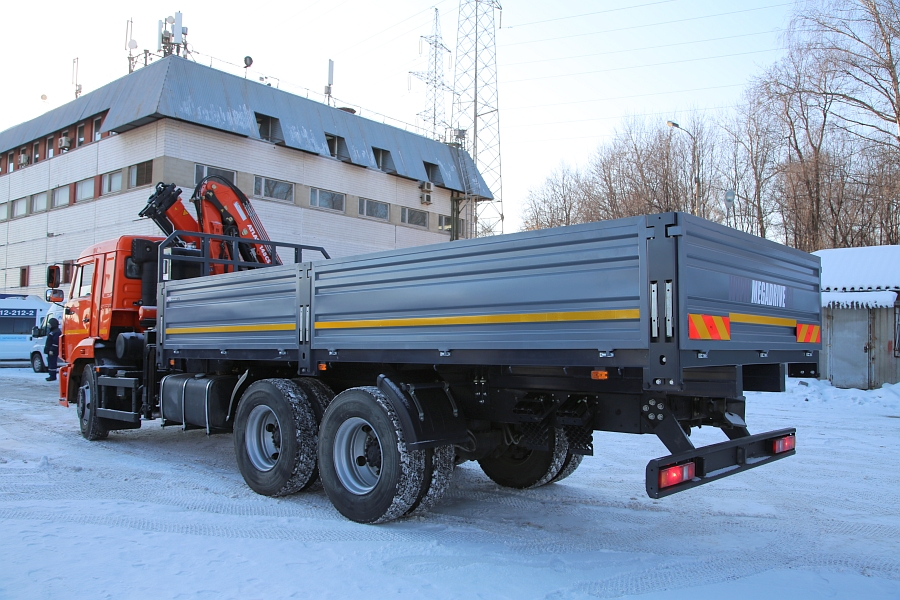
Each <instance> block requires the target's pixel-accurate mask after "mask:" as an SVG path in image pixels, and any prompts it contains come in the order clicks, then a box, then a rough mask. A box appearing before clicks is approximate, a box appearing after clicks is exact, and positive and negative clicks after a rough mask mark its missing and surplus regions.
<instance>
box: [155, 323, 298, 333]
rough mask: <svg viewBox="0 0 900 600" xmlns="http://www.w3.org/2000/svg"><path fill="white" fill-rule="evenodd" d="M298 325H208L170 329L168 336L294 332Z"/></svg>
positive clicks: (167, 331)
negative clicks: (181, 334)
mask: <svg viewBox="0 0 900 600" xmlns="http://www.w3.org/2000/svg"><path fill="white" fill-rule="evenodd" d="M296 328H297V324H296V323H266V324H264V325H207V326H204V327H168V328H166V334H167V335H177V334H180V333H241V332H244V331H292V330H294V329H296Z"/></svg>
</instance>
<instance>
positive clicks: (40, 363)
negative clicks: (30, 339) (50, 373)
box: [31, 352, 47, 373]
mask: <svg viewBox="0 0 900 600" xmlns="http://www.w3.org/2000/svg"><path fill="white" fill-rule="evenodd" d="M46 368H47V367H45V366H44V357H43V356H41V353H40V352H34V353H32V355H31V370H32V371H34V372H35V373H43V372H44V371H45V370H46Z"/></svg>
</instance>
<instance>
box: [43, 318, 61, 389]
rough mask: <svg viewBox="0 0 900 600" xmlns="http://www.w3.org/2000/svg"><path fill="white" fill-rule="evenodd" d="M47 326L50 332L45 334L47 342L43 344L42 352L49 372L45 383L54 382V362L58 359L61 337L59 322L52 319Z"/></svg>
mask: <svg viewBox="0 0 900 600" xmlns="http://www.w3.org/2000/svg"><path fill="white" fill-rule="evenodd" d="M47 325H49V326H50V331H48V332H47V340H46V341H45V342H44V352H45V353H46V354H47V370H48V371H49V372H50V376H49V377H47V381H56V370H57V368H56V361H57V359H58V358H59V336H61V335H62V331H60V330H59V321H57V320H56V319H54V318H52V317H51V318H50V320H49V321H47Z"/></svg>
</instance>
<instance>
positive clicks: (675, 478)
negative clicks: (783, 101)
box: [659, 462, 696, 489]
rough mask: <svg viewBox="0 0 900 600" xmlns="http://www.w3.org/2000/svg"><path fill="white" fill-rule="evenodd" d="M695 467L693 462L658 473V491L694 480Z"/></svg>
mask: <svg viewBox="0 0 900 600" xmlns="http://www.w3.org/2000/svg"><path fill="white" fill-rule="evenodd" d="M695 472H696V466H695V465H694V463H693V462H689V463H685V464H683V465H676V466H674V467H667V468H665V469H663V470H662V471H660V472H659V489H662V488H667V487H672V486H673V485H677V484H679V483H683V482H685V481H690V480H691V479H693V478H694V473H695Z"/></svg>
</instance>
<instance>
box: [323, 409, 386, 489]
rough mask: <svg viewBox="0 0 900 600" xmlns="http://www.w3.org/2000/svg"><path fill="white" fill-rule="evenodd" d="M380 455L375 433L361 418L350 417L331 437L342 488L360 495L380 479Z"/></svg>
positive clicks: (372, 487)
mask: <svg viewBox="0 0 900 600" xmlns="http://www.w3.org/2000/svg"><path fill="white" fill-rule="evenodd" d="M382 457H383V454H382V452H381V440H379V439H378V434H376V433H375V430H374V429H373V428H372V426H371V425H370V424H369V422H368V421H366V420H365V419H361V418H359V417H351V418H349V419H347V420H346V421H344V422H343V423H341V426H340V427H339V428H338V430H337V433H336V434H335V436H334V468H335V471H337V476H338V479H340V480H341V484H343V486H344V488H346V489H347V491H348V492H350V493H352V494H356V495H357V496H362V495H363V494H368V493H369V492H371V491H372V490H373V489H374V488H375V486H376V485H377V484H378V480H379V479H381V465H382Z"/></svg>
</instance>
